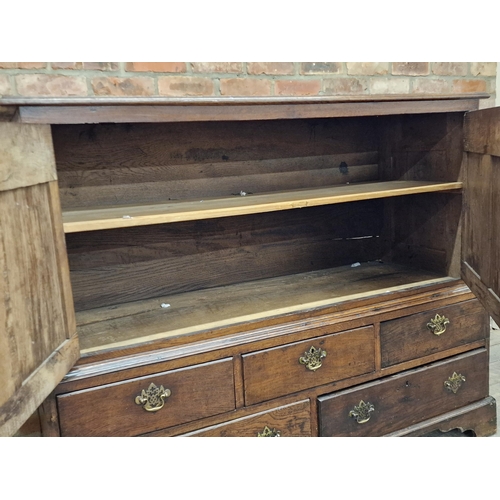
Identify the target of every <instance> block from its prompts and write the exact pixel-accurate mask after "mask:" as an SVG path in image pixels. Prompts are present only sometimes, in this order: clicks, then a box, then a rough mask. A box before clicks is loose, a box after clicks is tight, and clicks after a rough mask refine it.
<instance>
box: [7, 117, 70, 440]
mask: <svg viewBox="0 0 500 500" xmlns="http://www.w3.org/2000/svg"><path fill="white" fill-rule="evenodd" d="M0 151H1V154H0V435H1V436H9V435H12V434H14V433H15V432H16V431H17V429H18V428H19V427H20V426H21V425H22V424H23V423H24V422H25V421H26V420H27V419H28V418H29V416H30V415H31V414H32V413H33V412H34V411H35V410H36V409H37V407H38V406H39V405H40V404H41V403H42V401H43V400H44V399H45V398H46V397H47V396H48V395H49V393H50V392H51V391H52V390H53V389H54V388H55V386H56V385H57V384H58V383H59V382H60V381H61V379H62V378H63V377H64V375H65V374H66V373H67V371H69V369H70V368H71V366H72V365H73V364H74V363H75V361H76V360H77V359H78V356H79V349H78V339H77V337H76V325H75V318H74V309H73V300H72V294H71V285H70V281H69V269H68V262H67V255H66V248H65V243H64V234H63V229H62V220H61V208H60V204H59V195H58V187H57V181H56V180H55V179H56V169H55V160H54V153H53V149H52V140H51V135H50V128H49V127H48V126H37V125H20V124H14V123H1V124H0Z"/></svg>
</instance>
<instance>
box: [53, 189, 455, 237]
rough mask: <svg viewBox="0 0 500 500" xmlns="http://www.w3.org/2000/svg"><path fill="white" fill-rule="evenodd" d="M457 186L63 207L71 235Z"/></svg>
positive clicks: (338, 190)
mask: <svg viewBox="0 0 500 500" xmlns="http://www.w3.org/2000/svg"><path fill="white" fill-rule="evenodd" d="M461 188H462V183H461V182H445V183H438V182H422V181H388V182H372V183H363V184H361V183H360V184H349V185H341V186H330V187H324V188H315V189H302V190H293V191H284V192H274V193H264V194H247V195H246V196H241V195H235V196H231V197H227V198H209V199H204V200H188V201H171V202H168V203H157V204H151V205H121V206H106V207H98V208H85V209H81V210H71V211H63V223H64V231H65V232H66V233H75V232H83V231H97V230H102V229H114V228H125V227H133V226H146V225H152V224H165V223H171V222H181V221H191V220H202V219H213V218H217V217H232V216H236V215H247V214H257V213H263V212H274V211H278V210H291V209H294V208H305V207H314V206H319V205H331V204H336V203H347V202H351V201H361V200H370V199H377V198H389V197H393V196H406V195H412V194H420V193H431V192H440V191H452V190H459V189H461Z"/></svg>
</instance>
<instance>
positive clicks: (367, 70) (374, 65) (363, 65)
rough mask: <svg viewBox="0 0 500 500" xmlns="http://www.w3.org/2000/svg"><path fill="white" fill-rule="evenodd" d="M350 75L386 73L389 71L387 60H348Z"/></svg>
mask: <svg viewBox="0 0 500 500" xmlns="http://www.w3.org/2000/svg"><path fill="white" fill-rule="evenodd" d="M346 65H347V74H348V75H386V74H387V73H388V72H389V63H387V62H348V63H346Z"/></svg>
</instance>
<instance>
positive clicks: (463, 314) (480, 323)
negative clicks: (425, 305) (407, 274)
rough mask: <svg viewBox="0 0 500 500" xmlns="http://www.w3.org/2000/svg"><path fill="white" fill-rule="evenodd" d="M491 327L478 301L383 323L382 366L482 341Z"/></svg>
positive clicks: (381, 333) (470, 301)
mask: <svg viewBox="0 0 500 500" xmlns="http://www.w3.org/2000/svg"><path fill="white" fill-rule="evenodd" d="M488 327H489V319H488V315H487V314H486V311H485V310H484V309H483V308H482V306H481V305H480V303H479V302H478V301H477V300H469V301H467V302H462V303H459V304H454V305H451V306H447V307H443V308H440V309H433V310H430V311H426V312H423V313H418V314H413V315H411V316H406V317H404V318H399V319H395V320H391V321H384V322H382V323H381V324H380V345H381V352H382V366H383V367H385V366H390V365H394V364H397V363H402V362H404V361H408V360H410V359H415V358H419V357H422V356H427V355H429V354H434V353H436V352H440V351H444V350H446V349H451V348H452V347H456V346H460V345H464V344H468V343H470V342H474V341H476V340H482V339H484V338H486V337H487V335H488Z"/></svg>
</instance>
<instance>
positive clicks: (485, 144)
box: [462, 108, 500, 323]
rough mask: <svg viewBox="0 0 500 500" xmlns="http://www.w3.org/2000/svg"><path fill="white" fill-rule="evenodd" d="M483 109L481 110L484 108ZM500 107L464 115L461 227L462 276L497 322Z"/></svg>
mask: <svg viewBox="0 0 500 500" xmlns="http://www.w3.org/2000/svg"><path fill="white" fill-rule="evenodd" d="M483 111H484V112H483ZM499 123H500V110H499V108H493V109H487V110H481V111H480V112H474V113H470V114H467V115H466V118H465V151H466V153H465V167H466V170H467V175H466V180H465V186H466V190H465V194H464V198H465V199H464V204H465V210H464V230H463V237H462V248H463V252H462V276H463V278H464V280H465V281H466V282H467V284H468V285H469V286H470V287H471V289H472V290H473V291H474V293H476V294H477V295H478V298H479V300H481V301H482V303H483V305H484V307H485V308H486V309H487V311H488V312H489V313H490V314H491V316H493V318H494V319H495V321H496V322H497V323H500V236H499V234H498V231H496V230H495V229H494V228H496V227H498V226H499V224H500V219H499V211H498V206H499V203H500V156H499V155H500V125H499Z"/></svg>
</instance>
